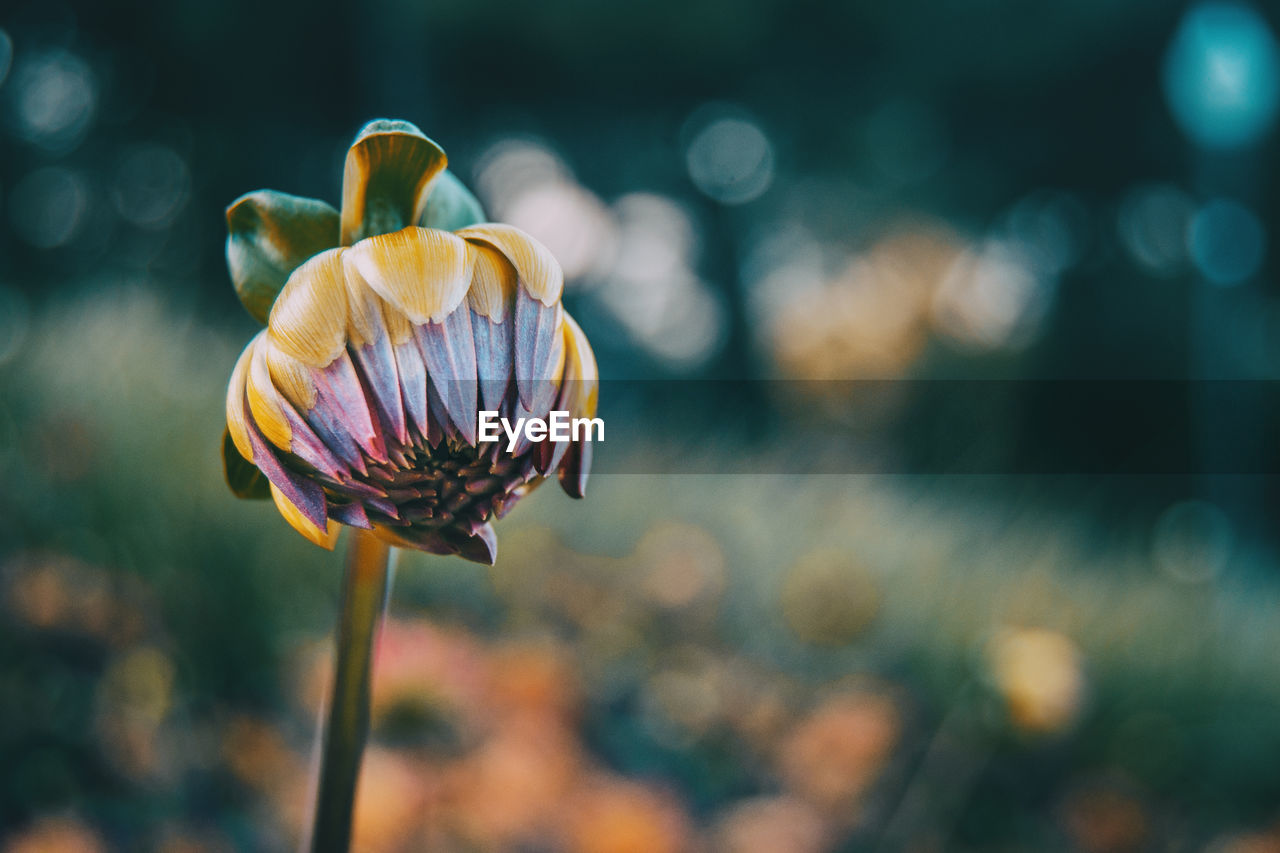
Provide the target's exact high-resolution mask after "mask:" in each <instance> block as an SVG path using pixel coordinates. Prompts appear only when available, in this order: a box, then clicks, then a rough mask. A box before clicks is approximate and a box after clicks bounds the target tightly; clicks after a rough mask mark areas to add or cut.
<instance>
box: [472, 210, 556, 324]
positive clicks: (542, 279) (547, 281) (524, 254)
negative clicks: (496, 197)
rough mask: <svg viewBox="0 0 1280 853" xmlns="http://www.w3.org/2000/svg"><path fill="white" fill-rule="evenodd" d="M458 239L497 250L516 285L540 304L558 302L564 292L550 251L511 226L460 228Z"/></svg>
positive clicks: (491, 225) (491, 224)
mask: <svg viewBox="0 0 1280 853" xmlns="http://www.w3.org/2000/svg"><path fill="white" fill-rule="evenodd" d="M457 234H458V236H459V237H462V238H463V239H465V240H468V241H470V242H472V243H483V244H486V245H489V246H492V247H493V248H495V249H497V250H498V251H499V252H501V253H502V254H503V255H504V256H506V258H507V260H508V261H510V262H511V265H512V266H514V267H515V268H516V272H517V273H518V274H519V275H520V284H521V286H522V287H524V289H525V290H528V291H529V295H530V296H532V297H533V298H534V299H537V300H538V301H539V302H541V303H542V304H543V305H547V306H551V305H554V304H555V303H557V302H559V301H560V294H561V292H562V291H563V290H564V273H563V272H561V270H560V264H559V262H557V261H556V258H555V255H553V254H551V250H550V249H548V248H547V247H546V246H544V245H542V244H541V243H539V242H538V241H537V240H535V239H533V238H532V237H530V236H529V235H528V234H526V233H524V232H523V231H521V230H520V229H519V228H515V227H513V226H511V225H500V224H496V223H486V224H484V225H473V226H471V227H470V228H462V229H460V230H459V231H458V232H457Z"/></svg>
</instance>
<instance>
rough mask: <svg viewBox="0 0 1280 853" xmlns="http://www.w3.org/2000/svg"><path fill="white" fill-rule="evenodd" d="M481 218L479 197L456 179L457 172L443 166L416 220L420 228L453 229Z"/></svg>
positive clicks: (483, 218) (455, 229)
mask: <svg viewBox="0 0 1280 853" xmlns="http://www.w3.org/2000/svg"><path fill="white" fill-rule="evenodd" d="M485 221H487V220H486V218H485V215H484V208H483V207H481V206H480V200H479V199H477V198H476V197H475V196H474V195H473V194H472V192H471V190H469V189H467V188H466V186H465V185H463V183H462V181H460V180H458V176H457V175H455V174H453V172H450V171H449V170H447V169H446V170H445V171H444V172H443V173H442V174H441V175H440V177H438V178H436V182H435V184H433V185H432V187H431V195H429V196H427V206H426V209H425V210H423V211H422V218H421V219H420V220H418V224H419V225H421V226H422V227H423V228H439V229H440V230H441V231H457V230H458V229H459V228H466V227H467V226H469V225H479V224H480V223H481V222H485Z"/></svg>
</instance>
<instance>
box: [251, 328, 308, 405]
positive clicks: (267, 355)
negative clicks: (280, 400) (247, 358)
mask: <svg viewBox="0 0 1280 853" xmlns="http://www.w3.org/2000/svg"><path fill="white" fill-rule="evenodd" d="M262 347H263V358H264V359H265V360H266V362H267V374H268V376H270V378H271V384H272V385H274V386H275V387H276V389H277V390H278V391H279V392H280V393H281V394H282V395H283V396H284V398H285V399H286V400H288V401H289V402H290V403H292V404H293V407H294V408H295V409H297V410H298V413H299V414H305V413H306V412H309V411H311V409H312V408H314V407H315V404H316V385H315V381H314V380H313V379H312V378H311V371H310V370H309V369H308V368H307V366H306V365H305V364H303V363H302V362H300V361H298V360H297V359H296V358H294V357H293V356H291V355H289V354H287V353H285V352H282V351H281V350H280V348H279V347H277V346H275V345H274V344H273V343H272V342H271V341H269V340H267V341H263V343H262Z"/></svg>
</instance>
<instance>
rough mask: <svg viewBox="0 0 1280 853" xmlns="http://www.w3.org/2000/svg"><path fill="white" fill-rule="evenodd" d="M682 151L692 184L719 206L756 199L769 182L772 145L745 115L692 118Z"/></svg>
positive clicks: (757, 126)
mask: <svg viewBox="0 0 1280 853" xmlns="http://www.w3.org/2000/svg"><path fill="white" fill-rule="evenodd" d="M690 126H691V127H692V128H693V132H692V134H691V138H690V142H689V146H688V148H687V149H686V151H685V164H686V165H687V167H688V169H689V177H690V178H691V179H692V180H693V183H694V185H695V186H696V187H697V188H698V189H699V190H701V191H702V192H704V193H706V194H707V195H708V196H710V197H711V198H713V199H715V200H716V201H718V202H721V203H723V204H743V203H745V202H748V201H751V200H753V199H756V198H759V197H760V196H761V195H762V194H763V193H764V191H765V190H767V189H769V185H770V184H771V183H772V182H773V146H772V145H771V144H770V142H769V137H767V136H766V135H765V133H764V131H763V130H762V129H761V128H760V126H759V125H758V124H756V123H755V122H754V121H752V120H751V119H749V118H746V117H745V116H740V115H735V116H723V115H721V116H719V117H711V116H705V115H703V114H699V115H695V116H694V118H693V119H691V120H690Z"/></svg>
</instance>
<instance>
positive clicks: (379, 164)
mask: <svg viewBox="0 0 1280 853" xmlns="http://www.w3.org/2000/svg"><path fill="white" fill-rule="evenodd" d="M446 162H447V158H446V157H445V154H444V151H443V149H441V148H440V146H439V145H436V144H435V142H433V141H431V140H430V139H428V138H427V137H426V136H425V135H424V134H423V133H422V131H421V130H418V128H417V127H416V126H415V125H413V124H410V123H409V122H407V121H388V120H386V119H379V120H377V121H371V122H369V123H368V124H366V125H365V126H364V127H363V128H362V129H361V130H360V132H359V133H358V134H356V140H355V142H353V143H352V144H351V148H350V150H349V151H347V162H346V167H345V169H344V171H343V175H342V244H343V245H344V246H350V245H351V244H352V243H355V242H356V241H358V240H362V239H364V238H365V237H369V236H371V235H374V234H385V233H386V232H388V231H395V230H397V229H399V228H403V227H405V226H406V225H412V224H414V223H415V222H417V221H418V220H419V219H420V218H421V217H422V213H423V210H424V209H425V208H426V205H427V199H428V197H429V194H428V193H429V189H430V187H431V183H432V181H433V180H434V179H435V177H436V176H437V175H439V174H440V172H441V171H443V170H444V167H445V163H446Z"/></svg>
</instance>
